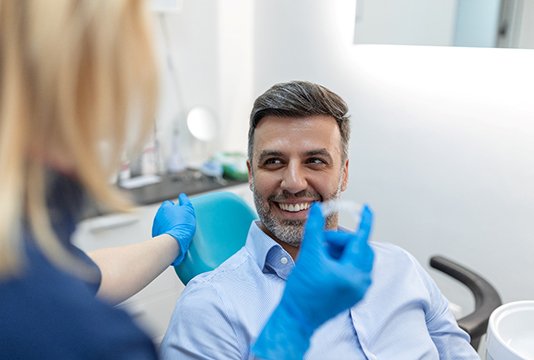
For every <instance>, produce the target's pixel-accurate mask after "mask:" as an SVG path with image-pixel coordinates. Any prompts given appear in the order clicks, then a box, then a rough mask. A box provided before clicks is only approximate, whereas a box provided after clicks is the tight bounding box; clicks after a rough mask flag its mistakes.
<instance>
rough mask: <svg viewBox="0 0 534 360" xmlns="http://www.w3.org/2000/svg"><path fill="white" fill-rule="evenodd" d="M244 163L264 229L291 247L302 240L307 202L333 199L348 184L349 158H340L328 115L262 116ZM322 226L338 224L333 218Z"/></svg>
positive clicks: (333, 122)
mask: <svg viewBox="0 0 534 360" xmlns="http://www.w3.org/2000/svg"><path fill="white" fill-rule="evenodd" d="M247 165H248V170H249V183H250V186H251V189H252V192H253V194H254V202H255V205H256V210H257V211H258V215H259V218H260V220H261V222H262V224H263V226H264V228H265V230H267V232H268V233H270V234H269V235H271V236H272V237H273V238H274V239H275V240H279V241H282V242H285V243H287V244H289V245H292V246H299V245H300V243H301V241H302V236H303V232H304V223H305V221H306V218H307V216H308V210H309V208H310V206H311V204H312V203H313V202H314V201H325V200H329V199H333V198H336V197H338V196H339V193H340V192H341V191H344V190H345V188H346V186H347V178H348V160H345V161H342V159H341V135H340V133H339V127H338V125H337V123H336V120H335V119H334V118H333V117H331V116H326V115H314V116H309V117H303V118H287V117H284V118H280V117H276V116H266V117H264V118H263V119H262V120H261V121H260V123H259V124H258V126H257V127H256V130H255V133H254V147H253V155H252V163H250V162H249V163H247ZM326 225H327V227H328V228H335V227H337V218H336V217H335V216H333V217H331V218H329V219H327V223H326Z"/></svg>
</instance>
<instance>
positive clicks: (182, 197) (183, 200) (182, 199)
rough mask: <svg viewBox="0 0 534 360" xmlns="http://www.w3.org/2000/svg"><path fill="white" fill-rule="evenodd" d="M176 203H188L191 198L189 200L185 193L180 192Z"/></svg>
mask: <svg viewBox="0 0 534 360" xmlns="http://www.w3.org/2000/svg"><path fill="white" fill-rule="evenodd" d="M178 203H179V204H180V205H190V204H191V200H189V198H188V197H187V195H186V194H184V193H180V195H178Z"/></svg>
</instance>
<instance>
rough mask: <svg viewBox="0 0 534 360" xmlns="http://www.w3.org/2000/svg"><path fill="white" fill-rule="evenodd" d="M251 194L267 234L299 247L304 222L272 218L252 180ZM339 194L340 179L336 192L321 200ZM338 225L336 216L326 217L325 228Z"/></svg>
mask: <svg viewBox="0 0 534 360" xmlns="http://www.w3.org/2000/svg"><path fill="white" fill-rule="evenodd" d="M251 190H252V193H253V195H254V204H255V205H256V211H257V212H258V217H259V218H260V221H261V222H262V224H263V225H264V226H265V228H267V230H269V232H270V233H271V234H272V235H273V236H274V237H275V238H276V239H278V240H280V241H282V242H284V243H286V244H289V245H291V246H294V247H299V246H300V244H301V243H302V239H303V237H304V224H305V223H306V222H305V221H304V220H282V221H280V220H278V219H276V218H275V217H274V216H272V214H271V212H270V211H269V208H268V205H267V204H265V205H264V203H263V202H262V199H261V197H260V195H259V194H258V193H257V192H256V187H255V185H254V179H253V180H252V186H251ZM340 193H341V178H340V182H339V186H338V189H337V191H336V192H335V193H334V194H332V195H331V196H330V197H329V198H328V199H323V200H333V199H337V198H338V197H339V194H340ZM337 223H338V214H337V213H334V214H330V215H329V216H327V217H326V223H325V225H326V228H328V229H334V228H337Z"/></svg>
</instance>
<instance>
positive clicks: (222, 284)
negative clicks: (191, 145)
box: [162, 81, 478, 360]
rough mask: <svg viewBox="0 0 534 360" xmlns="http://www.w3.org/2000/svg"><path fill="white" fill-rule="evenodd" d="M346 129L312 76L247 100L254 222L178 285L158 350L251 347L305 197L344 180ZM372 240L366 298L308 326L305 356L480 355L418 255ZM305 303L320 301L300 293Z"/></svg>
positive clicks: (335, 99)
mask: <svg viewBox="0 0 534 360" xmlns="http://www.w3.org/2000/svg"><path fill="white" fill-rule="evenodd" d="M349 135H350V127H349V120H348V117H347V106H346V104H345V102H344V101H343V100H342V99H341V98H340V97H339V96H338V95H336V94H334V93H332V92H331V91H330V90H328V89H326V88H324V87H322V86H320V85H316V84H312V83H308V82H300V81H294V82H289V83H283V84H278V85H275V86H273V87H272V88H271V89H269V90H267V92H265V93H264V94H263V95H261V96H260V97H259V98H258V99H257V100H256V102H255V103H254V108H253V109H252V113H251V116H250V130H249V148H248V158H249V159H248V162H247V165H248V170H249V183H250V187H251V190H252V192H253V194H254V202H255V205H256V209H257V212H258V215H259V219H260V221H259V222H256V223H253V224H252V225H251V228H250V230H249V235H248V238H247V242H246V245H245V247H244V248H242V249H241V250H240V251H239V252H237V253H236V254H235V255H234V256H232V257H231V258H230V259H228V260H227V261H226V262H225V263H223V264H222V265H221V266H220V267H219V268H217V269H216V270H214V271H212V272H210V273H207V274H203V275H200V276H199V277H197V278H195V279H194V280H193V281H192V282H191V283H190V284H189V285H188V287H187V289H186V290H185V292H184V294H183V295H182V297H181V298H180V300H179V301H178V304H177V306H176V310H175V314H174V315H173V318H172V320H171V323H170V325H169V329H168V332H167V335H166V337H165V339H164V342H163V345H162V347H163V353H164V356H166V357H168V358H172V357H175V358H206V359H208V358H210V359H213V358H219V359H245V358H248V357H249V356H250V351H251V349H250V345H249V344H251V343H254V340H255V338H256V337H257V336H258V334H259V331H260V329H261V327H262V326H263V324H264V323H265V322H266V321H267V319H268V317H269V315H270V314H271V312H272V311H273V309H274V308H275V306H276V305H277V303H278V302H279V301H280V297H281V296H282V292H283V290H284V286H285V285H286V280H287V279H288V275H290V273H291V270H292V268H293V266H294V260H295V259H296V258H297V255H298V254H299V249H300V244H301V241H302V239H303V234H305V235H304V236H307V235H308V233H309V231H310V230H309V225H308V224H306V225H305V223H306V219H307V217H308V215H309V216H310V221H309V222H311V220H312V218H313V217H314V216H315V211H317V207H315V206H312V203H314V202H322V201H325V200H331V199H335V198H337V197H338V196H339V195H340V193H341V192H342V191H344V190H345V188H346V186H347V179H348V142H349ZM366 211H368V210H367V209H364V211H363V214H362V216H363V217H365V216H366V215H365V213H366ZM309 222H308V223H309ZM337 222H338V220H337V216H336V215H335V214H334V215H332V216H328V217H327V219H326V227H327V228H328V229H332V230H335V229H337ZM303 246H304V247H305V246H306V243H305V242H304V243H303ZM372 247H373V250H374V253H375V262H374V267H373V283H372V285H371V286H370V287H369V289H368V291H367V293H366V295H365V297H364V298H363V300H361V301H360V302H359V303H357V304H356V305H355V306H353V307H352V308H350V310H346V311H342V312H341V313H340V314H339V315H338V316H336V317H334V318H333V319H331V320H329V321H326V322H325V323H324V324H323V325H322V326H321V327H320V328H318V330H317V331H315V333H314V334H313V337H312V338H311V346H310V348H309V350H308V352H307V353H306V357H307V358H309V359H410V360H412V359H439V358H441V359H478V356H477V355H476V353H475V351H474V350H473V349H472V348H471V346H470V345H469V337H468V335H467V334H466V333H465V332H463V331H462V330H461V329H460V328H458V326H457V324H456V321H455V319H454V318H453V316H452V315H451V313H450V312H449V310H448V304H447V301H446V299H445V298H444V297H443V296H442V294H441V293H440V291H439V289H438V288H437V286H436V285H435V283H434V282H433V281H432V279H431V278H430V276H429V275H428V274H427V273H426V272H425V271H424V270H423V269H422V267H421V266H420V265H419V264H418V263H417V261H416V260H415V259H414V258H413V257H412V256H410V255H409V254H407V253H406V252H405V251H403V250H402V249H400V248H398V247H396V246H393V245H389V244H381V243H376V244H373V245H372ZM361 261H363V262H365V261H366V260H364V259H363V260H361ZM371 262H372V260H371ZM366 266H367V268H370V266H368V265H366ZM366 266H364V267H363V268H366ZM313 271H314V270H313V269H312V270H310V276H312V273H313ZM355 276H359V275H358V273H357V272H355ZM289 279H290V280H288V282H287V283H288V286H289V283H290V282H291V277H289ZM340 296H341V294H340ZM308 301H309V302H310V303H314V302H315V301H319V300H318V299H317V298H315V297H314V296H313V295H310V296H309V298H308ZM331 301H332V302H336V299H331ZM297 311H298V310H297ZM319 312H320V311H319ZM284 336H292V335H288V332H286V333H285V334H284ZM295 336H298V334H297V333H296V334H295ZM173 355H176V356H173ZM179 355H181V356H179Z"/></svg>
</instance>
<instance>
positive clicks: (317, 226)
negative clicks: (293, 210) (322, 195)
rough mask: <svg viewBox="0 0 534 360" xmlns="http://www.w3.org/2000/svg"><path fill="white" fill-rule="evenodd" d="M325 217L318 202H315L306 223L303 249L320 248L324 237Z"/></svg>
mask: <svg viewBox="0 0 534 360" xmlns="http://www.w3.org/2000/svg"><path fill="white" fill-rule="evenodd" d="M324 224H325V219H324V217H323V214H322V212H321V207H320V206H319V204H318V203H313V204H312V206H311V208H310V211H309V213H308V219H307V220H306V224H305V225H304V238H303V239H302V249H303V250H305V249H319V248H320V247H321V243H320V242H321V240H322V239H323V232H324Z"/></svg>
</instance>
